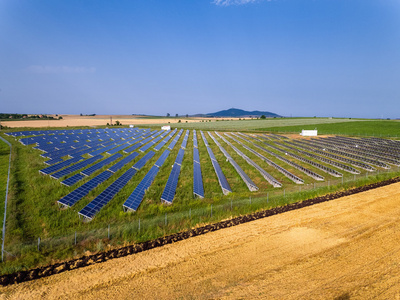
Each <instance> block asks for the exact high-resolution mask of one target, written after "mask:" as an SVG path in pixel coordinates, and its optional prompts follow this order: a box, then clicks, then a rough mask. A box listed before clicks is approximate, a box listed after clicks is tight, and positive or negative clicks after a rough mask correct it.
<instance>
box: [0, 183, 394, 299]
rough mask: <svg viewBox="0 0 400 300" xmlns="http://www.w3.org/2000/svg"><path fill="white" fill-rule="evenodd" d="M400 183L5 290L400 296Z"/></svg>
mask: <svg viewBox="0 0 400 300" xmlns="http://www.w3.org/2000/svg"><path fill="white" fill-rule="evenodd" d="M399 203H400V183H396V184H392V185H389V186H385V187H382V188H379V189H374V190H370V191H367V192H364V193H360V194H356V195H352V196H348V197H343V198H340V199H338V200H334V201H330V202H325V203H322V204H318V205H314V206H311V207H307V208H303V209H300V210H296V211H291V212H288V213H284V214H281V215H277V216H273V217H269V218H265V219H261V220H257V221H254V222H250V223H246V224H242V225H239V226H235V227H231V228H227V229H223V230H219V231H216V232H211V233H208V234H205V235H202V236H198V237H195V238H191V239H188V240H184V241H181V242H178V243H175V244H171V245H167V246H164V247H161V248H156V249H153V250H150V251H146V252H143V253H139V254H135V255H132V256H127V257H123V258H119V259H114V260H110V261H107V262H105V263H102V264H96V265H92V266H90V267H87V268H82V269H77V270H74V271H69V272H64V273H61V274H58V275H54V276H51V277H47V278H43V279H40V280H36V281H31V282H25V283H22V284H18V285H11V286H8V287H5V288H4V287H3V288H0V293H1V296H2V298H4V299H21V298H50V299H54V298H57V299H59V298H61V299H63V298H76V299H103V298H113V299H115V298H116V299H127V298H139V299H163V298H170V299H176V298H185V299H187V298H189V299H192V298H193V299H210V298H218V299H237V298H246V299H249V298H252V299H253V298H271V299H282V298H284V299H310V298H311V299H319V298H320V299H333V298H335V297H342V299H347V298H351V299H353V298H358V299H366V298H379V299H400V292H399V291H400V234H399V233H400V222H399V221H400V205H399Z"/></svg>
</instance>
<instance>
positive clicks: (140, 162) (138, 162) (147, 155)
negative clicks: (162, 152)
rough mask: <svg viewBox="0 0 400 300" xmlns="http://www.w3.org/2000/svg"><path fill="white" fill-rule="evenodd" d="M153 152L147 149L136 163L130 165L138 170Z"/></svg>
mask: <svg viewBox="0 0 400 300" xmlns="http://www.w3.org/2000/svg"><path fill="white" fill-rule="evenodd" d="M154 154H155V153H154V151H149V152H148V153H147V154H146V155H145V156H143V157H142V158H141V159H140V160H138V161H137V163H135V164H134V165H133V166H132V168H134V169H136V170H138V171H139V170H140V169H141V168H142V167H143V166H144V165H145V164H146V163H147V161H148V160H149V159H150V158H152V157H153V156H154Z"/></svg>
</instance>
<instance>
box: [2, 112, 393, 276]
mask: <svg viewBox="0 0 400 300" xmlns="http://www.w3.org/2000/svg"><path fill="white" fill-rule="evenodd" d="M343 121H346V122H345V123H344V122H343ZM316 122H319V123H316ZM378 123H379V124H385V126H388V128H392V127H393V126H394V125H397V124H400V123H399V122H397V121H358V120H350V119H347V120H344V119H319V118H315V119H314V118H312V119H295V118H292V119H270V120H246V121H219V122H216V121H212V122H207V123H206V122H199V123H191V124H189V123H187V124H186V123H179V126H182V127H185V126H189V125H191V126H196V128H197V129H198V128H201V129H203V130H210V131H211V130H229V131H248V130H250V129H249V128H257V129H258V130H269V131H270V130H271V129H270V128H277V127H268V128H266V129H264V127H259V126H265V124H268V125H269V126H281V127H278V128H287V127H282V126H283V125H285V124H288V125H291V128H294V127H295V126H301V127H302V129H307V128H303V127H305V126H311V127H312V128H314V126H318V129H319V126H327V128H330V127H329V126H331V128H340V126H343V124H345V125H347V126H350V127H352V128H360V126H362V124H372V125H369V126H366V127H365V128H366V129H365V130H366V131H365V132H368V133H370V135H371V136H372V135H373V134H374V132H375V130H376V127H377V124H378ZM260 124H261V125H260ZM299 124H300V125H299ZM307 124H309V125H307ZM316 124H317V125H316ZM353 124H356V125H354V126H353ZM386 124H389V125H386ZM171 125H172V126H174V124H171ZM240 125H241V126H240ZM245 125H247V126H248V127H245ZM373 125H374V126H373ZM197 126H199V127H197ZM218 126H220V127H218ZM388 130H389V129H388ZM391 130H392V129H391ZM13 131H15V130H13ZM18 131H19V130H18ZM2 136H3V137H4V138H6V139H7V140H8V141H10V142H11V143H12V144H13V155H12V174H11V178H10V180H11V182H10V193H9V194H10V195H9V206H8V219H7V230H6V234H7V236H6V250H7V252H9V253H11V255H8V256H7V261H6V262H5V263H4V264H3V265H2V266H1V273H7V272H12V271H15V270H19V269H21V268H22V269H23V268H29V267H33V266H36V265H40V264H46V263H50V262H52V261H54V260H62V259H68V258H71V257H74V256H79V255H82V254H83V253H85V252H86V251H98V250H104V249H107V247H108V246H107V245H110V246H112V247H117V246H118V245H123V244H126V243H132V242H140V241H145V240H149V239H152V238H156V237H159V236H163V235H166V234H170V233H173V232H177V231H181V230H184V229H187V228H190V227H193V226H196V225H197V224H204V223H208V222H217V221H218V220H220V219H224V218H229V217H231V216H237V215H241V214H246V213H249V212H252V211H255V210H258V209H265V208H270V207H273V206H277V205H283V204H285V203H290V202H295V201H300V200H302V199H307V198H310V197H314V196H316V195H322V194H325V193H328V192H332V191H334V190H338V189H343V188H344V187H346V188H350V187H352V186H357V185H362V184H365V183H369V182H375V181H379V180H382V179H386V178H389V177H393V176H396V174H398V170H397V169H395V170H393V171H395V172H394V173H389V174H388V173H383V172H380V173H379V174H378V173H376V174H366V173H362V174H361V175H357V176H353V175H350V174H345V175H346V176H345V178H344V179H343V185H342V179H337V178H334V177H333V176H330V175H328V174H326V173H323V174H321V171H320V170H318V169H316V168H314V167H312V166H309V165H306V164H303V163H301V162H297V163H299V164H300V165H302V166H304V167H307V168H308V169H310V170H312V171H314V172H316V173H318V174H321V175H324V176H325V181H324V182H316V181H315V180H314V179H312V178H310V177H308V176H306V175H305V174H304V173H302V172H300V171H298V170H297V169H294V168H293V167H291V166H290V165H286V164H285V163H283V162H281V161H280V160H277V159H275V158H272V157H269V156H268V157H269V158H270V159H271V160H272V161H274V162H275V163H277V164H279V165H281V166H282V167H284V168H285V169H287V170H288V171H290V172H292V173H293V174H295V175H297V176H299V177H301V178H302V179H304V181H305V182H304V183H305V184H304V185H301V186H299V185H296V184H294V183H293V182H292V181H290V180H289V179H288V178H287V177H285V176H283V175H282V174H281V173H280V172H278V171H277V170H276V169H274V168H272V167H270V166H269V165H268V164H267V163H266V162H264V161H262V160H261V159H259V158H258V157H256V156H255V155H253V154H252V153H251V152H249V151H248V150H246V149H244V148H241V146H239V145H238V144H237V143H236V142H233V141H232V140H230V141H231V142H232V143H233V144H234V145H235V146H236V147H238V148H240V149H241V151H242V152H243V153H245V154H246V155H247V156H249V157H250V158H251V159H253V161H254V162H256V163H257V164H259V165H260V166H261V167H262V168H263V169H265V170H267V171H268V172H269V173H270V174H271V175H272V176H274V177H275V178H277V179H278V180H279V181H280V182H281V183H282V184H283V187H282V188H273V187H272V186H271V185H270V184H269V183H267V182H266V180H265V179H264V178H262V177H261V176H260V173H259V172H258V171H257V170H256V169H254V168H253V167H252V166H250V165H249V164H248V163H246V162H245V161H244V160H243V158H241V157H240V156H239V155H238V154H237V153H236V152H235V151H233V150H232V149H231V148H230V147H229V146H228V145H227V144H226V143H224V142H223V141H222V140H221V139H219V138H217V139H218V141H219V142H220V143H221V144H222V145H223V147H224V148H225V149H226V150H227V151H228V152H229V154H230V155H231V156H232V157H233V158H234V159H235V161H236V162H237V163H238V164H239V165H240V166H241V167H242V169H243V170H244V171H245V172H246V174H248V176H249V177H250V178H251V179H252V180H253V181H254V183H255V184H256V185H257V186H258V187H259V188H260V190H259V192H250V191H249V190H248V189H247V187H246V185H245V183H244V182H243V181H242V179H241V178H240V177H239V176H238V174H237V173H236V171H235V169H234V168H233V166H232V165H231V164H230V163H229V162H228V161H227V160H226V158H225V156H224V155H223V154H222V152H221V151H219V148H218V147H217V145H216V144H215V143H214V142H213V141H212V139H211V138H210V137H209V136H208V135H207V134H206V137H207V140H208V143H209V144H210V147H211V149H212V150H213V152H214V154H215V156H216V158H217V160H218V162H219V164H220V166H221V168H222V170H223V172H224V174H225V176H226V178H227V180H228V182H229V184H230V185H231V187H232V189H233V193H231V194H229V195H228V196H224V195H223V194H222V191H221V188H220V186H219V183H218V179H217V176H216V175H215V172H214V169H213V166H212V164H211V160H210V158H209V156H208V154H207V150H206V147H205V145H204V143H203V141H202V138H201V135H200V133H199V132H197V138H198V142H199V152H200V159H201V167H202V175H203V180H204V188H205V198H204V199H199V198H194V197H193V194H192V186H193V176H192V173H193V169H192V164H193V162H192V157H193V143H192V132H191V133H190V136H189V140H188V145H187V148H186V151H185V156H184V160H183V163H182V170H181V174H180V177H179V182H178V188H177V192H176V195H175V198H174V204H173V205H170V206H166V205H163V204H162V203H161V201H160V197H161V194H162V192H163V189H164V186H165V184H166V182H167V179H168V176H169V173H170V171H171V166H172V164H173V163H174V160H175V157H176V155H177V153H178V148H179V145H180V143H181V142H182V140H183V135H182V136H181V138H180V140H179V141H178V143H177V146H176V147H175V148H174V150H173V151H171V154H170V155H169V157H168V159H167V160H166V162H165V163H164V165H163V167H162V168H161V169H160V171H159V173H158V174H157V176H156V178H155V180H154V183H153V184H152V186H151V187H150V189H149V190H148V191H147V193H146V195H145V198H144V200H143V202H142V205H141V206H140V207H139V210H138V211H137V212H135V213H125V212H123V210H122V204H123V203H124V202H125V200H126V199H127V197H128V196H129V195H130V194H131V193H132V191H133V190H134V188H135V187H136V186H137V185H138V184H139V182H140V181H141V180H142V179H143V177H144V175H145V174H146V173H147V172H148V171H149V169H150V168H151V166H152V165H153V164H154V163H155V162H156V160H157V159H158V157H159V155H161V153H162V151H163V149H165V146H164V148H163V149H162V150H161V151H159V152H157V155H155V156H154V157H153V158H152V159H151V160H150V161H149V162H148V163H147V164H146V166H145V167H143V168H142V169H141V170H140V171H139V172H138V173H137V174H136V175H135V176H134V177H133V178H132V179H131V181H130V182H129V183H128V184H127V185H126V186H125V187H124V188H123V189H122V190H121V191H120V192H119V193H118V194H117V195H116V196H115V197H114V198H113V200H112V201H111V202H110V203H109V204H108V205H106V206H105V207H104V208H103V209H102V210H101V211H100V212H99V213H98V214H97V215H96V217H95V218H94V219H93V221H91V222H88V223H84V222H82V221H81V220H80V219H79V217H78V213H77V212H78V211H79V210H81V209H82V208H83V207H84V206H86V205H87V204H88V203H89V202H90V201H91V200H93V199H94V198H95V197H96V196H97V195H98V194H100V193H101V192H102V191H103V190H104V189H105V188H106V187H108V186H109V185H110V184H111V183H112V182H113V181H114V180H115V179H116V178H117V177H119V176H120V175H122V174H123V173H124V172H125V171H126V170H127V169H128V168H129V167H130V166H131V165H132V164H130V165H129V166H125V167H124V168H123V169H121V170H120V171H118V173H116V174H115V176H113V177H111V178H110V179H109V180H107V181H106V182H105V183H103V184H102V185H100V186H99V187H97V188H96V189H95V190H94V191H91V192H90V193H89V195H88V196H86V197H85V198H84V199H82V200H80V201H78V203H77V204H76V205H74V206H73V207H72V208H69V209H65V210H61V209H60V208H59V207H58V205H57V203H56V201H57V200H59V199H60V198H61V197H63V196H65V195H66V194H68V193H69V192H71V191H72V190H74V189H75V188H77V187H78V186H79V185H81V184H83V183H85V182H87V181H88V180H89V179H87V178H86V179H84V180H83V181H82V182H80V183H78V184H77V185H76V186H74V187H71V188H70V187H66V186H64V185H61V184H60V182H59V181H58V180H54V179H52V178H50V176H43V175H40V174H39V172H38V171H39V170H40V169H42V168H44V167H46V165H45V164H44V161H45V159H44V158H42V157H40V154H41V152H40V151H38V150H36V149H33V147H32V146H23V145H22V144H21V143H19V142H17V141H16V140H15V139H14V138H10V137H7V136H5V135H3V134H2ZM214 136H215V135H214ZM215 137H216V136H215ZM0 147H1V148H0V161H3V160H4V162H5V163H6V164H7V165H8V151H9V149H8V146H7V145H6V144H5V143H0ZM266 156H267V155H266ZM140 157H141V156H139V157H138V158H137V159H136V160H135V161H137V160H138V159H139V158H140ZM105 169H106V168H103V169H102V170H99V171H98V172H97V173H95V174H98V173H100V172H102V171H103V170H105ZM3 170H5V171H4V172H3ZM6 170H7V168H3V167H2V168H1V169H0V171H1V172H3V173H4V174H3V173H0V175H1V177H0V183H1V186H2V187H3V186H4V190H5V181H6V177H5V176H6V173H7V171H6ZM337 170H338V169H337ZM338 171H340V170H338ZM381 171H382V170H381ZM340 172H343V171H340ZM4 175H5V176H4ZM92 177H93V176H91V178H92ZM355 179H356V180H355ZM1 191H2V190H0V192H1ZM3 193H4V192H3ZM268 199H269V202H268V201H267V200H268ZM3 201H4V196H3V197H2V200H1V203H3ZM2 209H3V208H2V207H0V210H2ZM139 220H140V221H139ZM139 222H141V223H140V224H141V227H140V228H139ZM108 225H110V228H111V229H110V232H111V235H112V239H111V240H108V239H107V238H105V237H107V228H108ZM75 232H77V236H78V242H77V245H74V242H73V241H74V234H75ZM39 237H40V238H41V240H42V248H41V249H42V250H41V251H37V240H38V238H39Z"/></svg>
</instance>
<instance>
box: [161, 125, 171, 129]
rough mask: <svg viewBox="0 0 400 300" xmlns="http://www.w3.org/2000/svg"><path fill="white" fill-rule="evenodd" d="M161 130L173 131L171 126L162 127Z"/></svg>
mask: <svg viewBox="0 0 400 300" xmlns="http://www.w3.org/2000/svg"><path fill="white" fill-rule="evenodd" d="M161 129H162V130H171V126H169V125H166V126H163V127H161Z"/></svg>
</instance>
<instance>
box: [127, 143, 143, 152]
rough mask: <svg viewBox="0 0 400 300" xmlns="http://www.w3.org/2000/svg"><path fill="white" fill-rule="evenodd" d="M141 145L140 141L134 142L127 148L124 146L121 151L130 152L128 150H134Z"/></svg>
mask: <svg viewBox="0 0 400 300" xmlns="http://www.w3.org/2000/svg"><path fill="white" fill-rule="evenodd" d="M141 146H142V144H141V143H136V144H134V145H132V146H130V147H129V148H126V149H125V150H124V151H123V152H124V153H130V152H132V151H135V150H136V149H137V148H139V147H141Z"/></svg>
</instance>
